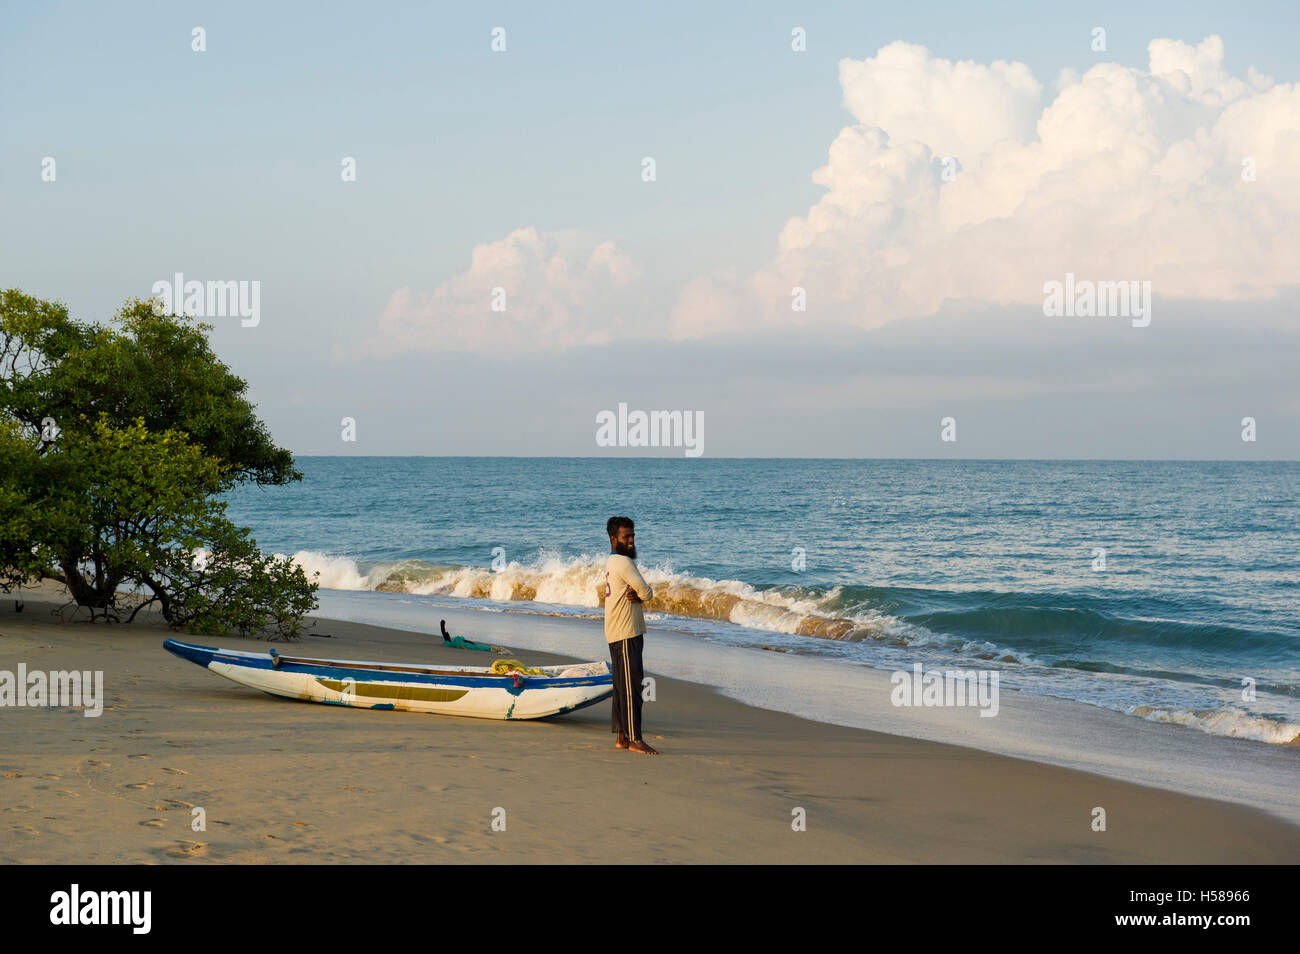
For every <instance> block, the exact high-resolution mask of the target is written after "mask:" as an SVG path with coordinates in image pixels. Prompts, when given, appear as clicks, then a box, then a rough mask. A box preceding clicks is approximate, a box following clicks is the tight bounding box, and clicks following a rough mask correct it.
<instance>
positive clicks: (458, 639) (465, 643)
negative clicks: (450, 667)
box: [447, 636, 492, 653]
mask: <svg viewBox="0 0 1300 954" xmlns="http://www.w3.org/2000/svg"><path fill="white" fill-rule="evenodd" d="M447 645H448V646H451V647H452V648H453V649H477V650H478V651H479V652H481V653H490V652H492V647H491V646H484V645H483V644H482V643H471V642H470V641H469V640H468V639H466V638H465V637H464V636H453V637H452V638H451V640H450V641H449V642H448V643H447Z"/></svg>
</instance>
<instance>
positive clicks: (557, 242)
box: [336, 227, 639, 358]
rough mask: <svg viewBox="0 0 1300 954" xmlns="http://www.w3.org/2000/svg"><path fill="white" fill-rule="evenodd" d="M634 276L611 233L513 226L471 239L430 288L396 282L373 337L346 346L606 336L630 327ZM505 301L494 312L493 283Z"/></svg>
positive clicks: (392, 350) (497, 350)
mask: <svg viewBox="0 0 1300 954" xmlns="http://www.w3.org/2000/svg"><path fill="white" fill-rule="evenodd" d="M638 277H639V273H638V270H637V268H636V266H635V265H634V264H633V263H632V261H631V260H630V259H629V258H628V257H627V256H626V255H625V254H624V253H623V252H621V251H619V249H618V248H617V247H616V246H615V244H614V243H613V242H611V241H598V240H594V239H592V238H590V237H588V236H584V235H581V234H579V233H574V232H553V233H542V232H538V230H537V229H536V228H533V227H528V228H521V229H516V230H515V231H513V232H511V233H510V234H509V235H507V236H506V237H505V238H503V239H501V240H499V241H496V242H487V243H484V244H482V245H477V246H475V247H474V251H473V253H472V254H471V257H470V267H469V268H468V269H467V270H466V271H464V272H461V273H459V274H457V275H454V276H452V277H451V278H450V279H448V280H447V281H444V282H443V283H442V284H440V285H438V286H437V287H436V288H434V289H433V290H432V291H428V292H421V291H415V290H413V289H411V288H410V287H405V288H400V289H398V290H397V291H395V292H393V294H392V295H391V296H390V297H389V299H388V303H387V305H386V306H385V307H384V310H383V313H382V314H381V315H380V318H379V322H378V326H377V328H376V329H375V331H374V334H373V335H372V336H371V338H370V339H369V340H368V341H366V342H364V343H362V344H361V345H360V346H359V347H356V348H348V349H346V351H342V350H340V349H337V348H336V358H343V357H347V356H350V355H356V354H362V355H367V354H368V355H379V356H383V355H392V354H399V353H402V352H406V351H411V350H438V351H471V352H479V353H485V354H510V353H526V352H553V351H560V350H565V349H567V348H572V347H575V346H579V345H584V344H605V343H608V342H609V341H611V340H615V339H617V338H620V337H623V336H624V335H626V334H630V333H632V332H633V330H634V329H633V327H632V326H631V325H630V323H629V319H628V316H627V311H626V307H625V306H626V305H627V303H628V302H629V301H632V300H633V296H632V295H630V294H628V292H629V290H630V289H631V288H632V286H633V285H634V283H635V282H636V280H637V279H638ZM497 288H500V289H504V292H505V306H506V307H505V310H504V311H493V310H492V303H493V300H494V299H493V295H494V292H493V290H494V289H497Z"/></svg>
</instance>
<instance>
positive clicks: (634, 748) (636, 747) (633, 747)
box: [627, 742, 659, 755]
mask: <svg viewBox="0 0 1300 954" xmlns="http://www.w3.org/2000/svg"><path fill="white" fill-rule="evenodd" d="M627 750H628V751H629V752H640V753H641V754H642V755H658V754H659V750H658V749H652V748H650V746H648V745H646V744H645V743H644V742H629V743H628V746H627Z"/></svg>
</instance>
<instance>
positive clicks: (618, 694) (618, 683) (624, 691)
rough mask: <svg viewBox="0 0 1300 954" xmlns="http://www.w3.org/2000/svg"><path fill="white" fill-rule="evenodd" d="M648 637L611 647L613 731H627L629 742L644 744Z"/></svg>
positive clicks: (611, 716) (627, 640)
mask: <svg viewBox="0 0 1300 954" xmlns="http://www.w3.org/2000/svg"><path fill="white" fill-rule="evenodd" d="M644 646H645V635H644V634H642V635H641V636H633V637H632V638H631V639H621V640H619V641H618V642H614V643H610V644H609V662H610V667H609V670H610V672H611V673H612V674H613V677H614V680H613V681H614V704H613V707H612V710H611V712H610V718H609V731H610V732H617V731H619V730H620V729H622V730H623V734H624V735H625V736H626V737H627V740H628V741H629V742H640V741H641V680H642V678H643V677H644V676H643V673H642V671H641V650H642V648H643V647H644Z"/></svg>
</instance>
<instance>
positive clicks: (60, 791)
mask: <svg viewBox="0 0 1300 954" xmlns="http://www.w3.org/2000/svg"><path fill="white" fill-rule="evenodd" d="M54 791H55V794H57V795H62V796H64V797H65V798H80V797H81V795H80V793H78V792H74V791H73V790H72V789H70V788H56V789H55V790H54Z"/></svg>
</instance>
